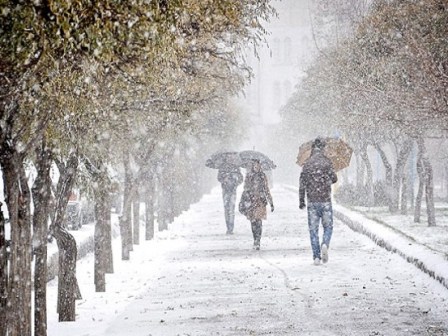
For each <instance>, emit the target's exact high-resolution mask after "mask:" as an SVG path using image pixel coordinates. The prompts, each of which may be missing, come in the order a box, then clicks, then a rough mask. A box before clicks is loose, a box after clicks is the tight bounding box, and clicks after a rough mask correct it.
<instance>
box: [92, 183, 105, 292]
mask: <svg viewBox="0 0 448 336" xmlns="http://www.w3.org/2000/svg"><path fill="white" fill-rule="evenodd" d="M98 193H99V194H100V195H99V196H97V197H96V200H95V217H96V223H95V232H94V245H95V249H94V258H95V262H94V265H95V267H94V283H95V291H96V292H105V291H106V256H105V251H104V245H105V240H106V234H105V226H106V223H105V222H106V218H105V217H104V214H105V207H106V204H105V197H104V193H102V192H101V191H98Z"/></svg>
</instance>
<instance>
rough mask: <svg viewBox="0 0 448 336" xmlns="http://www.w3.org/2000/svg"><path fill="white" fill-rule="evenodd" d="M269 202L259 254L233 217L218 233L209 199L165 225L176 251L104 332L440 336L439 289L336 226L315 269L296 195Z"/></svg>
mask: <svg viewBox="0 0 448 336" xmlns="http://www.w3.org/2000/svg"><path fill="white" fill-rule="evenodd" d="M273 197H274V203H275V206H276V211H275V212H274V213H273V214H269V215H268V216H269V218H268V220H267V221H266V222H264V224H263V238H262V244H261V250H260V251H254V250H253V249H252V238H251V232H250V225H249V222H248V221H247V220H246V219H245V218H244V217H242V216H241V215H239V214H238V215H237V218H236V224H235V225H236V229H235V234H234V235H232V236H227V235H225V234H224V232H225V225H224V224H223V219H222V218H223V215H222V209H221V207H222V205H221V199H220V194H219V193H218V192H216V191H215V192H214V193H212V194H211V195H207V196H206V197H204V199H203V200H202V201H201V202H200V203H199V204H196V205H194V206H193V208H192V210H191V211H190V213H189V215H188V216H186V217H185V218H184V219H182V218H180V219H178V220H177V222H176V223H175V224H174V225H173V226H172V227H171V228H170V231H172V232H176V234H175V235H172V236H171V238H170V239H178V240H179V248H177V249H172V250H170V251H167V252H166V253H167V254H166V255H165V262H164V263H163V265H162V266H160V268H159V269H158V270H157V276H155V277H154V278H153V279H149V280H148V284H146V283H145V285H147V289H146V290H145V291H144V293H143V294H141V295H140V296H139V297H138V298H136V299H135V300H132V301H131V302H130V303H129V304H128V305H127V307H126V308H125V309H124V310H123V311H121V312H120V313H119V314H118V315H117V316H116V317H115V318H114V320H113V321H112V322H111V323H110V325H109V326H108V328H107V329H106V331H105V332H104V335H108V336H112V335H124V334H123V330H128V331H129V333H127V334H129V335H133V336H137V335H145V336H149V335H152V336H170V335H204V336H209V335H229V336H230V335H235V336H236V335H238V336H241V335H319V336H326V335H357V336H358V335H366V336H367V335H368V336H371V335H385V336H386V335H391V336H392V335H394V336H398V335H403V336H405V335H406V336H409V335H448V318H447V317H448V291H447V290H446V289H445V288H443V287H442V286H441V285H440V284H438V283H437V282H436V281H435V280H433V279H431V278H429V277H428V276H427V275H424V274H422V273H421V272H420V271H418V270H417V269H416V267H414V266H413V265H411V264H409V263H407V262H406V261H405V260H403V259H402V258H400V257H399V256H397V255H395V254H392V253H390V252H387V251H385V250H383V249H382V248H380V247H378V246H377V245H375V244H374V243H373V242H371V241H370V240H369V239H368V238H367V237H364V236H361V235H359V234H357V233H354V232H352V231H351V230H350V229H349V228H347V227H346V226H345V225H344V224H343V223H341V222H339V221H336V222H335V228H334V233H333V240H332V244H331V247H330V261H329V263H328V264H325V265H321V266H314V265H313V264H312V257H311V248H310V245H309V238H308V230H307V224H306V223H307V221H306V211H300V210H299V209H298V200H297V195H296V194H294V193H293V192H291V191H289V190H287V189H284V188H281V187H276V188H274V191H273ZM148 258H149V256H148ZM136 274H138V272H137V273H136ZM134 276H137V275H134ZM123 290H124V289H123Z"/></svg>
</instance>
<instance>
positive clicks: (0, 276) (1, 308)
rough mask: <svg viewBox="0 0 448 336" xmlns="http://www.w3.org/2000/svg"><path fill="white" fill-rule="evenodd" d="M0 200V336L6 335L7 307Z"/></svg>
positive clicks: (6, 268)
mask: <svg viewBox="0 0 448 336" xmlns="http://www.w3.org/2000/svg"><path fill="white" fill-rule="evenodd" d="M2 205H3V203H1V202H0V336H6V332H7V320H6V317H7V315H6V314H7V308H6V303H7V300H8V249H7V241H6V236H5V217H4V216H3V210H2Z"/></svg>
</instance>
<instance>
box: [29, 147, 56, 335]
mask: <svg viewBox="0 0 448 336" xmlns="http://www.w3.org/2000/svg"><path fill="white" fill-rule="evenodd" d="M36 152H37V155H36V158H37V159H36V169H37V177H36V180H35V181H34V185H33V188H32V192H33V201H34V214H33V228H34V236H33V247H34V256H35V261H34V335H35V336H46V335H47V237H48V220H49V216H48V213H49V209H50V199H51V178H50V169H51V163H52V161H51V153H50V151H49V150H48V148H46V144H45V140H44V141H43V142H42V145H41V148H40V149H38V150H37V151H36Z"/></svg>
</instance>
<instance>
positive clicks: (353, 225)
mask: <svg viewBox="0 0 448 336" xmlns="http://www.w3.org/2000/svg"><path fill="white" fill-rule="evenodd" d="M339 207H340V205H339ZM333 214H334V216H335V217H336V218H337V219H339V220H340V221H342V222H343V223H344V224H346V225H347V226H348V227H349V228H350V229H352V230H353V231H355V232H358V233H361V234H363V235H365V236H367V237H369V238H370V239H371V240H372V241H373V242H375V244H377V245H378V246H380V247H382V248H384V249H386V250H388V251H390V252H393V253H396V254H398V255H399V256H400V257H402V258H404V259H405V260H406V261H407V262H409V263H411V264H413V265H415V266H416V267H417V268H418V269H420V270H422V271H423V272H425V273H426V274H428V275H429V276H431V277H432V278H434V279H435V280H437V281H439V282H440V283H441V284H442V285H443V286H444V287H446V288H447V289H448V278H447V277H446V276H444V275H442V274H440V273H439V272H438V271H437V270H434V269H432V267H430V266H428V265H427V263H426V262H425V261H423V260H421V258H419V257H416V256H411V255H409V254H407V253H405V252H403V251H402V250H400V249H399V248H397V247H395V246H393V245H392V244H391V243H389V242H388V241H386V240H385V239H384V238H382V237H380V236H378V235H377V234H375V233H373V232H372V231H370V230H368V229H367V228H366V227H365V226H364V225H362V224H361V223H359V222H358V221H355V220H353V219H351V218H350V217H348V216H346V215H344V214H343V213H342V212H340V211H338V210H335V209H333ZM366 220H368V219H366Z"/></svg>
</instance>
